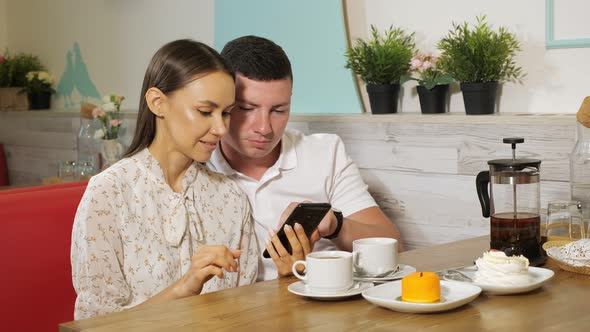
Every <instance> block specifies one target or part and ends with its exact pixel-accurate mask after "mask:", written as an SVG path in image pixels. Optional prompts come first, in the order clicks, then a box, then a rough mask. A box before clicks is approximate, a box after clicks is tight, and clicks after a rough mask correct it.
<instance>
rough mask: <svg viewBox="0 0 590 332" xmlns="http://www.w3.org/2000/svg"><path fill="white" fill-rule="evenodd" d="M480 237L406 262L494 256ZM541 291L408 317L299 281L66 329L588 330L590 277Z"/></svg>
mask: <svg viewBox="0 0 590 332" xmlns="http://www.w3.org/2000/svg"><path fill="white" fill-rule="evenodd" d="M488 248H489V246H488V238H487V237H480V238H475V239H469V240H464V241H459V242H454V243H449V244H445V245H440V246H435V247H431V248H424V249H419V250H412V251H408V252H404V253H402V254H401V255H400V257H401V262H402V263H405V264H410V265H412V266H415V267H416V268H418V270H430V271H436V270H441V269H445V268H451V267H457V266H463V265H467V264H469V263H472V262H473V261H474V260H475V259H476V258H477V257H479V256H481V254H482V252H483V251H484V250H487V249H488ZM545 267H546V268H549V269H552V270H554V271H555V272H556V274H555V276H554V277H553V279H552V280H551V281H550V282H549V283H548V284H546V285H545V286H544V287H542V288H541V289H538V290H536V291H533V292H531V293H527V294H521V295H511V296H493V295H486V294H485V293H482V294H481V295H480V296H479V297H478V298H477V299H476V300H475V301H473V302H471V303H470V304H467V305H465V306H463V307H460V308H457V309H454V310H451V311H447V312H442V313H435V314H405V313H399V312H395V311H390V310H387V309H384V308H381V307H377V306H375V305H372V304H371V303H369V302H367V301H366V300H364V299H363V298H362V297H361V296H358V297H355V298H352V299H350V300H345V301H335V302H329V301H315V300H309V299H306V298H303V297H299V296H296V295H293V294H291V293H289V292H288V291H287V286H288V285H289V284H290V283H292V282H294V281H296V280H297V279H295V278H284V279H281V280H272V281H267V282H261V283H257V284H254V285H250V286H245V287H240V288H235V289H229V290H225V291H220V292H216V293H211V294H204V295H200V296H194V297H190V298H185V299H181V300H176V301H173V302H170V303H165V304H158V305H147V306H145V307H143V308H136V309H131V310H128V311H125V312H119V313H113V314H110V315H106V316H102V317H96V318H92V319H87V320H81V321H73V322H69V323H65V324H62V325H60V331H87V330H90V329H91V330H92V331H196V330H199V331H213V330H232V331H250V330H258V331H269V330H277V331H284V330H288V331H293V330H297V331H298V330H311V331H322V332H323V331H371V330H393V329H395V330H401V331H413V330H418V329H420V330H421V331H429V330H434V331H539V330H551V331H568V332H569V331H588V330H590V276H587V275H582V274H576V273H571V272H566V271H563V270H560V269H559V267H557V265H555V264H553V263H552V262H549V263H547V265H546V266H545Z"/></svg>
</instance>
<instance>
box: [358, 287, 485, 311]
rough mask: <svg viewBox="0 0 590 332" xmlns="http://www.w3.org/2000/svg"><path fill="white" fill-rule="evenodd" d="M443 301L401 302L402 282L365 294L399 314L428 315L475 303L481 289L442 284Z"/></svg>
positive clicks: (374, 288) (370, 299) (376, 302)
mask: <svg viewBox="0 0 590 332" xmlns="http://www.w3.org/2000/svg"><path fill="white" fill-rule="evenodd" d="M440 293H441V301H439V302H435V303H414V302H406V301H402V300H401V296H402V281H401V280H396V281H392V282H388V283H385V284H382V285H379V286H375V287H373V288H370V289H367V290H366V291H364V292H363V297H364V298H365V299H367V301H369V302H371V303H373V304H376V305H378V306H381V307H384V308H387V309H391V310H394V311H399V312H409V313H428V312H439V311H446V310H451V309H455V308H457V307H460V306H462V305H464V304H467V303H469V302H471V301H473V300H474V299H475V298H476V297H477V296H478V295H479V294H480V293H481V288H479V287H477V286H475V285H470V284H467V283H460V282H455V281H441V282H440Z"/></svg>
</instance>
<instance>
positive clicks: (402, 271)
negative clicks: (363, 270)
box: [353, 264, 416, 283]
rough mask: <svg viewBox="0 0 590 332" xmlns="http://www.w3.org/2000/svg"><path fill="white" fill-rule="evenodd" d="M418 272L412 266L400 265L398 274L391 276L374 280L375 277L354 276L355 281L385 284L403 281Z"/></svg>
mask: <svg viewBox="0 0 590 332" xmlns="http://www.w3.org/2000/svg"><path fill="white" fill-rule="evenodd" d="M414 272H416V268H415V267H413V266H410V265H405V264H399V270H398V271H397V272H392V273H391V274H389V275H386V276H385V277H381V278H374V277H362V276H356V275H355V276H354V277H353V279H354V280H358V281H364V282H373V283H384V282H386V281H392V280H396V279H401V278H403V277H405V276H407V275H409V274H412V273H414Z"/></svg>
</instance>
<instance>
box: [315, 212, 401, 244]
mask: <svg viewBox="0 0 590 332" xmlns="http://www.w3.org/2000/svg"><path fill="white" fill-rule="evenodd" d="M337 226H338V221H337V220H336V216H335V215H334V213H333V212H332V213H328V215H327V216H326V217H325V218H324V220H322V222H321V223H320V225H319V226H318V229H319V232H320V236H322V237H324V236H328V235H331V234H333V233H334V231H335V230H336V227H337ZM367 237H391V238H394V239H397V240H398V250H399V251H402V243H401V238H400V232H399V229H398V228H397V226H395V225H394V224H393V223H392V222H391V221H390V220H389V218H387V216H386V215H385V214H384V213H383V211H381V209H380V208H379V207H377V206H373V207H369V208H366V209H363V210H360V211H358V212H355V213H353V214H351V215H350V216H347V217H345V218H344V220H343V223H342V228H341V229H340V232H339V233H338V237H337V238H335V239H333V240H332V242H334V244H335V245H336V246H337V247H338V248H339V249H340V250H346V251H352V241H354V240H356V239H362V238H367Z"/></svg>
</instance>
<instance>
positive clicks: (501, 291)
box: [459, 267, 555, 295]
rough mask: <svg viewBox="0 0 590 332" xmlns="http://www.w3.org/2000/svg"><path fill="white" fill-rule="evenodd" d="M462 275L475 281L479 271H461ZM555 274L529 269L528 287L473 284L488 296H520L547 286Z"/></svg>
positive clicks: (469, 269) (547, 270) (538, 268)
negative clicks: (529, 280) (474, 278)
mask: <svg viewBox="0 0 590 332" xmlns="http://www.w3.org/2000/svg"><path fill="white" fill-rule="evenodd" d="M459 271H461V272H462V273H464V274H465V275H467V276H468V277H470V278H471V279H473V277H474V276H475V272H476V271H477V270H476V269H475V268H474V267H470V268H465V269H460V270H459ZM554 274H555V273H554V272H553V271H551V270H549V269H544V268H542V267H529V275H530V276H531V282H530V283H529V284H526V285H520V286H512V285H508V286H504V285H492V284H479V283H473V284H474V285H477V286H479V287H481V289H482V290H483V291H484V292H486V293H488V294H496V295H509V294H520V293H526V292H530V291H532V290H535V289H537V288H539V287H541V286H543V285H544V284H546V283H547V282H548V281H549V280H551V278H553V275H554Z"/></svg>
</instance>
